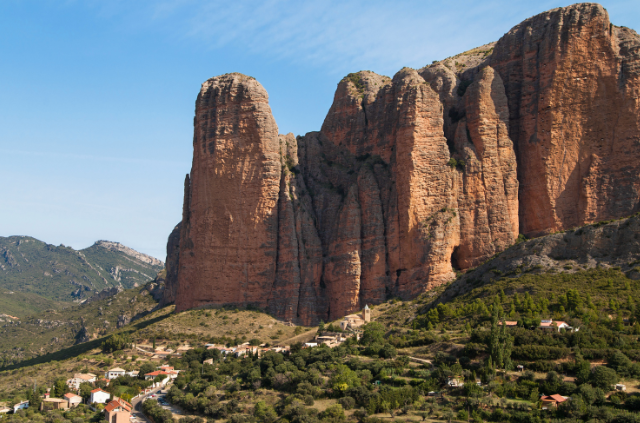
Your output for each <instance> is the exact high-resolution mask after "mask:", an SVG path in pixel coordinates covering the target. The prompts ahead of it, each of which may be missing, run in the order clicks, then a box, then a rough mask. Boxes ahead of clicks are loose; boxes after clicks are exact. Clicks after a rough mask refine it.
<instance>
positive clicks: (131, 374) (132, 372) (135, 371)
mask: <svg viewBox="0 0 640 423" xmlns="http://www.w3.org/2000/svg"><path fill="white" fill-rule="evenodd" d="M126 374H127V376H131V377H138V375H139V374H140V372H139V371H137V370H132V371H130V372H127V373H126Z"/></svg>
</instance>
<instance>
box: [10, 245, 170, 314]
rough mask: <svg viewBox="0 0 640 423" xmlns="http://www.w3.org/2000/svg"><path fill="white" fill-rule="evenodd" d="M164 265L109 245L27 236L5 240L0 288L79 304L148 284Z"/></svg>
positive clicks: (19, 309) (16, 309)
mask: <svg viewBox="0 0 640 423" xmlns="http://www.w3.org/2000/svg"><path fill="white" fill-rule="evenodd" d="M163 266H164V264H163V263H162V262H161V261H159V260H157V259H154V258H152V257H149V256H146V255H144V254H140V253H137V252H135V251H133V250H131V249H129V248H127V247H124V246H122V245H120V244H117V243H110V242H107V241H98V242H96V243H95V244H94V245H92V246H91V247H89V248H85V249H83V250H79V251H76V250H74V249H73V248H70V247H65V246H63V245H60V246H57V247H56V246H54V245H50V244H47V243H45V242H42V241H39V240H37V239H35V238H31V237H26V236H12V237H7V238H5V237H0V288H4V289H7V290H9V291H13V292H16V293H17V292H21V293H29V294H37V295H39V296H40V297H43V298H44V299H47V300H53V301H64V302H70V301H78V302H79V301H82V300H84V299H87V298H89V297H91V296H92V295H94V294H95V293H96V292H99V291H101V290H103V289H105V288H112V287H116V286H119V287H122V288H125V289H128V288H133V287H134V286H140V285H144V284H145V283H147V282H148V281H150V280H151V279H153V278H154V277H155V276H156V274H157V273H158V272H159V271H160V270H161V269H162V268H163ZM33 298H34V299H35V297H33ZM42 301H43V300H39V303H42ZM53 305H55V303H52V304H51V306H53ZM3 307H4V304H3V303H2V302H0V314H2V313H6V314H11V313H10V312H9V308H7V309H4V308H3ZM47 307H49V306H47ZM43 308H44V304H43V305H42V306H39V305H38V306H29V305H26V306H25V307H13V309H12V310H13V313H15V314H22V315H24V314H26V313H28V312H29V311H30V310H34V311H38V310H41V309H43Z"/></svg>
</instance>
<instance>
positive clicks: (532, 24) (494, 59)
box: [490, 3, 640, 235]
mask: <svg viewBox="0 0 640 423" xmlns="http://www.w3.org/2000/svg"><path fill="white" fill-rule="evenodd" d="M639 49H640V38H639V37H638V35H637V34H636V33H635V32H634V31H631V30H629V29H627V28H618V27H615V26H613V25H612V24H611V23H610V22H609V16H608V14H607V12H606V10H605V9H604V8H603V7H602V6H600V5H598V4H594V3H583V4H575V5H572V6H569V7H565V8H559V9H554V10H551V11H548V12H545V13H542V14H540V15H537V16H534V17H533V18H530V19H527V20H526V21H524V22H522V23H521V24H520V25H517V26H516V27H514V28H513V29H512V30H511V31H509V32H508V33H507V34H506V35H505V36H503V37H502V38H501V39H500V41H498V43H497V44H496V46H495V50H494V52H493V54H492V56H491V58H490V63H491V66H493V67H494V68H495V69H496V71H497V72H498V73H499V74H500V75H501V77H502V79H503V80H504V84H505V89H506V93H507V97H508V99H509V113H510V134H511V138H512V139H513V140H514V143H515V147H516V151H517V154H518V169H519V170H518V175H519V180H520V222H521V225H522V229H521V231H522V232H523V233H525V234H534V235H535V234H541V233H545V232H550V231H557V230H562V229H566V228H571V227H575V226H579V225H582V224H584V223H588V222H593V221H599V220H604V219H609V218H612V217H619V216H624V215H629V214H631V213H632V212H633V211H635V210H636V209H637V208H638V200H639V199H640V172H639V171H638V170H639V165H638V163H640V148H638V147H639V144H638V139H639V138H638V135H639V132H640V126H639V125H640V113H639V112H640V109H639V107H640V105H639V103H638V94H639V91H640V57H639Z"/></svg>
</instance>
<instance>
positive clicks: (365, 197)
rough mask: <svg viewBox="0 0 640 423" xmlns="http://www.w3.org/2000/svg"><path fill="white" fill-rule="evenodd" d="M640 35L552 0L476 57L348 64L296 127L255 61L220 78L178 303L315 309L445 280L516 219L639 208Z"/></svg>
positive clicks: (183, 229) (518, 222)
mask: <svg viewBox="0 0 640 423" xmlns="http://www.w3.org/2000/svg"><path fill="white" fill-rule="evenodd" d="M491 48H493V52H492V53H491V51H492V50H491ZM639 52H640V39H639V37H638V35H637V34H636V33H635V32H633V31H631V30H628V29H626V28H617V27H613V26H611V25H610V24H609V21H608V17H607V14H606V11H604V9H602V8H601V7H600V6H598V5H594V4H582V5H574V6H570V7H567V8H563V9H554V10H552V11H549V12H546V13H543V14H541V15H539V16H536V17H534V18H531V19H528V20H527V21H525V22H523V23H522V24H520V25H518V26H517V27H515V28H514V29H513V30H511V31H510V32H509V33H507V34H506V35H505V36H504V37H503V38H502V39H501V40H500V41H498V42H497V43H496V44H495V45H494V44H490V45H486V46H483V47H482V49H475V50H474V51H472V52H471V53H464V54H463V55H465V54H466V55H467V60H466V62H464V63H471V64H473V66H469V67H466V65H465V66H462V65H460V64H459V63H458V62H457V61H456V67H453V66H450V64H451V60H448V61H445V62H442V63H438V64H434V65H430V66H427V67H425V68H423V69H420V70H418V71H416V70H413V69H408V68H405V69H402V70H401V71H399V72H398V73H397V74H396V75H395V76H394V77H393V78H388V77H385V76H380V75H376V74H375V73H373V72H369V71H362V72H358V73H355V74H349V75H348V76H347V77H345V78H344V79H343V80H342V81H341V82H340V83H339V84H338V88H337V90H336V94H335V98H334V102H333V105H332V106H331V108H330V110H329V113H328V114H327V117H326V119H325V121H324V124H323V125H322V128H321V130H320V131H319V132H310V133H308V134H306V135H305V136H299V137H294V136H293V135H292V134H288V135H279V134H278V128H277V126H276V123H275V121H274V119H273V117H272V115H271V111H270V108H269V105H268V96H267V93H266V91H265V90H264V88H263V87H262V86H261V85H260V84H259V83H257V82H256V81H255V80H254V79H253V78H250V77H247V76H244V75H241V74H227V75H223V76H219V77H216V78H212V79H210V80H208V81H206V82H205V83H204V84H203V86H202V89H201V91H200V94H199V95H198V100H197V102H196V118H195V122H194V126H195V128H194V142H193V145H194V158H193V167H192V170H191V174H190V175H187V179H186V182H185V200H184V209H183V221H182V223H181V226H180V228H179V229H178V231H179V245H175V242H170V244H171V245H172V247H171V248H170V249H169V248H168V254H169V251H171V253H170V254H169V255H170V256H171V257H168V258H167V269H168V271H167V289H166V290H165V299H164V300H165V301H164V302H165V303H169V302H172V301H175V303H176V309H177V310H184V309H187V308H191V307H196V306H201V305H206V304H218V305H223V304H225V305H236V306H255V307H260V308H263V309H266V310H268V311H270V312H271V313H273V314H274V315H276V316H278V317H280V318H282V319H284V320H288V321H293V322H296V323H300V324H314V323H317V322H318V321H319V320H325V321H327V319H335V318H338V317H340V316H343V315H345V314H349V313H352V312H354V311H356V310H359V309H360V308H362V307H364V305H365V304H368V303H379V302H382V301H384V300H385V299H387V298H390V297H394V296H399V297H402V298H411V297H413V296H415V295H417V294H419V293H421V292H424V291H426V290H429V289H431V288H433V287H435V286H438V285H440V284H443V283H446V282H448V281H450V280H452V279H453V278H454V277H455V270H457V269H461V270H464V269H468V268H470V267H473V266H477V265H478V264H480V263H482V262H484V261H485V260H487V259H488V258H490V257H491V256H493V255H494V254H495V253H497V252H500V251H502V250H504V249H505V248H507V247H508V246H510V245H512V244H513V242H514V240H515V239H516V238H517V237H518V234H519V233H527V234H536V233H545V232H549V231H555V230H558V229H564V228H568V227H572V226H577V225H580V224H584V223H589V222H593V221H598V220H601V219H606V218H611V217H619V216H624V215H628V214H631V213H632V212H634V211H635V210H636V209H637V208H638V197H639V189H640V181H639V180H638V178H640V176H639V175H640V172H639V170H640V169H639V168H640V160H638V159H640V157H638V156H639V155H640V128H639V127H638V73H639V72H640V59H639V54H640V53H639ZM454 60H455V58H454ZM461 62H462V60H461ZM175 237H176V235H175V234H172V238H175ZM169 269H173V270H172V272H173V273H172V272H170V271H169ZM176 269H177V270H176ZM170 274H174V275H175V276H174V277H173V280H174V281H175V282H173V284H172V283H170V282H169V279H170Z"/></svg>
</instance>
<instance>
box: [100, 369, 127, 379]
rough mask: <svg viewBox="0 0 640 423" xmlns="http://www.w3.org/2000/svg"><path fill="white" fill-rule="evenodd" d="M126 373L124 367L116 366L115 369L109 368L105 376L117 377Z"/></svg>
mask: <svg viewBox="0 0 640 423" xmlns="http://www.w3.org/2000/svg"><path fill="white" fill-rule="evenodd" d="M126 373H127V372H126V371H125V370H124V369H121V368H120V367H116V368H114V369H111V370H107V371H106V372H105V374H104V377H105V378H107V379H115V378H117V377H120V376H124V375H125V374H126Z"/></svg>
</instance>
